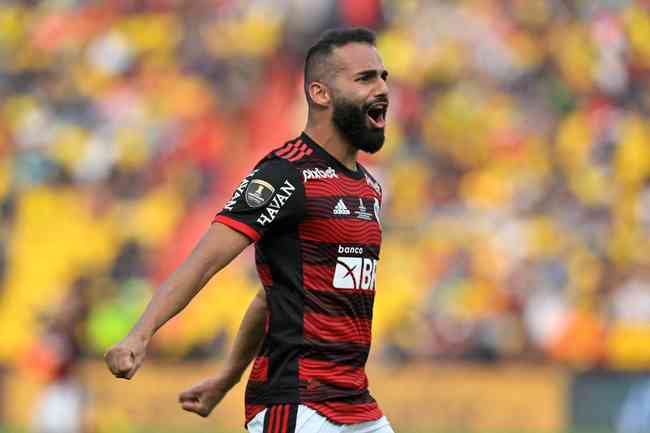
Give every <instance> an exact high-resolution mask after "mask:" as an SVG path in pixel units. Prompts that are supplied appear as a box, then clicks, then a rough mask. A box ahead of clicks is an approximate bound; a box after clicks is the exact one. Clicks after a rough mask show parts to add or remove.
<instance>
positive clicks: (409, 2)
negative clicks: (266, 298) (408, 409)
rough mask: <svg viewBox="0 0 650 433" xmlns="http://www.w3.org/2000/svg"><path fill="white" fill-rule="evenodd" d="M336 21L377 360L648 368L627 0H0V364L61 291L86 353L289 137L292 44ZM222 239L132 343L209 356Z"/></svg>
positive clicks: (645, 76) (639, 93)
mask: <svg viewBox="0 0 650 433" xmlns="http://www.w3.org/2000/svg"><path fill="white" fill-rule="evenodd" d="M342 25H360V26H366V27H369V28H372V29H375V30H377V31H378V35H379V40H378V47H379V50H380V51H381V53H382V55H383V58H384V62H385V64H386V65H387V67H388V69H389V70H390V73H391V75H390V84H391V91H392V95H391V99H392V100H391V108H390V113H389V128H388V131H387V133H388V138H387V143H386V146H385V148H384V150H383V151H382V152H380V153H379V154H377V155H376V156H373V157H370V158H364V160H365V162H366V164H367V165H368V166H369V167H370V169H371V170H372V171H374V172H375V173H377V174H378V177H379V178H380V179H381V180H382V183H383V185H384V189H385V191H386V195H385V200H384V206H383V215H382V219H383V221H382V222H383V227H384V243H383V247H382V260H381V262H380V267H379V282H378V291H379V293H378V297H377V299H378V300H377V305H376V310H375V317H376V319H375V322H376V323H375V328H374V333H375V347H376V351H377V355H378V356H383V357H385V358H388V359H391V360H394V361H396V362H398V361H402V360H408V359H413V358H421V359H432V360H434V359H475V360H484V361H494V360H499V359H511V358H517V359H521V358H525V359H535V360H553V361H556V362H561V363H566V364H569V365H572V366H575V367H579V368H589V367H596V366H610V367H614V368H625V369H628V368H641V367H649V366H650V345H648V344H647V341H648V340H649V339H650V254H649V253H648V248H649V247H650V123H649V120H650V118H649V117H648V116H649V114H650V2H649V1H647V0H637V1H632V0H628V1H626V0H608V1H606V0H600V1H579V0H475V1H471V0H466V1H460V0H459V1H426V0H401V1H398V0H385V1H380V0H338V1H336V0H319V1H308V0H276V1H271V0H266V1H265V0H246V1H228V0H195V1H190V0H106V1H101V2H100V1H94V2H93V1H82V0H47V1H38V0H24V1H16V0H14V1H12V0H9V1H7V0H5V1H3V2H2V3H1V4H0V29H2V30H1V31H0V203H1V206H0V288H1V292H0V322H1V323H2V325H3V331H2V336H3V338H2V344H1V345H0V360H1V361H3V362H6V363H14V362H17V363H27V364H29V363H33V362H35V361H34V359H41V360H43V359H44V360H45V361H43V362H46V360H47V356H46V355H43V356H41V358H39V357H38V356H36V355H35V354H38V353H41V352H42V351H40V352H39V349H38V345H39V343H38V341H39V338H38V336H39V335H43V333H45V330H46V329H47V323H48V317H52V316H55V315H56V314H57V312H56V311H57V308H59V307H57V306H61V305H62V304H63V303H64V301H65V300H66V299H67V300H68V301H70V300H74V301H75V306H76V307H75V308H76V309H75V313H74V314H73V316H74V317H76V318H77V319H78V321H77V322H76V323H77V324H76V325H75V327H76V328H77V329H75V330H74V333H75V335H76V336H77V337H78V338H79V340H80V341H81V342H82V347H83V350H84V351H85V352H86V353H88V354H101V353H103V351H104V350H105V348H106V347H107V346H108V345H109V344H111V343H113V342H115V341H116V340H117V339H118V338H120V337H121V336H122V335H124V333H125V332H126V331H127V330H128V329H129V328H130V326H131V324H132V322H133V321H134V320H135V318H136V317H137V316H138V315H139V313H140V311H141V310H142V308H143V306H144V303H145V302H146V300H147V299H148V296H149V293H150V291H151V290H153V289H154V288H155V286H156V284H158V283H160V282H161V281H162V280H163V279H164V278H165V276H166V275H168V274H169V272H171V271H172V270H173V269H174V268H175V266H176V265H177V264H178V263H179V262H180V261H181V260H182V258H183V257H184V256H185V255H186V254H187V253H188V252H189V251H190V250H191V248H192V246H193V245H194V243H195V242H196V240H197V239H198V238H199V237H200V235H201V234H202V232H203V231H204V230H205V229H206V227H207V226H208V224H209V222H210V220H211V217H212V216H213V214H214V213H215V212H217V211H218V210H219V209H220V208H221V206H222V205H223V204H224V203H225V201H226V200H227V198H228V197H229V196H230V194H231V192H232V190H233V189H234V187H235V186H236V185H237V184H238V183H239V180H240V178H241V177H243V176H244V175H245V174H246V173H247V172H248V170H249V169H250V167H251V166H252V165H253V164H254V163H255V162H256V161H257V158H259V157H260V156H262V155H263V154H265V153H266V152H267V151H268V150H270V149H271V148H273V147H276V146H279V145H281V144H282V143H283V142H284V141H285V140H288V139H289V138H291V137H294V136H296V135H298V133H299V131H300V130H301V128H302V126H303V125H304V121H305V114H306V107H305V103H304V95H303V91H302V60H303V57H304V54H305V51H306V48H307V47H309V46H310V44H311V43H312V42H313V41H314V40H315V38H316V37H317V36H318V35H319V34H320V33H321V32H322V30H324V29H325V28H328V27H332V26H342ZM247 254H248V256H247V257H245V258H244V259H243V260H238V261H237V262H236V263H234V264H233V265H232V266H231V267H230V268H229V269H228V270H226V271H225V272H224V274H223V275H219V276H217V277H216V278H215V279H214V281H213V282H212V283H210V287H209V288H207V289H205V291H204V292H203V293H201V294H200V295H199V299H197V300H196V301H195V302H194V303H193V304H192V305H191V306H190V307H189V311H187V312H186V313H184V314H183V315H182V316H181V317H180V318H178V319H176V320H174V322H173V323H172V324H171V325H169V326H168V328H166V329H165V330H164V331H163V332H162V335H161V336H160V338H157V340H156V342H155V348H154V351H155V352H156V353H159V354H163V355H166V356H173V357H186V356H202V355H210V354H218V353H219V351H220V350H221V348H222V347H223V344H224V342H225V341H228V339H229V337H230V336H232V334H233V332H234V331H235V330H236V329H237V326H238V323H239V320H240V318H241V316H242V314H243V311H244V309H245V307H246V305H247V304H248V302H249V301H250V300H251V299H252V296H253V294H254V293H255V291H256V290H257V285H258V283H257V280H256V278H257V277H256V274H255V271H254V269H253V261H252V258H251V256H250V251H249V252H248V253H247ZM68 307H69V304H68ZM35 342H36V343H35Z"/></svg>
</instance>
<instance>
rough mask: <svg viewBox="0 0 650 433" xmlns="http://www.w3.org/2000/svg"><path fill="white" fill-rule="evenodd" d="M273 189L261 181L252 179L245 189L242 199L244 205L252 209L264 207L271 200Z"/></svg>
mask: <svg viewBox="0 0 650 433" xmlns="http://www.w3.org/2000/svg"><path fill="white" fill-rule="evenodd" d="M274 192H275V188H273V185H271V184H270V183H268V182H267V181H265V180H262V179H253V180H252V181H251V182H250V183H249V184H248V188H246V194H244V198H245V199H246V203H248V205H249V206H250V207H252V208H256V207H261V206H264V205H265V204H266V203H268V201H269V200H271V197H273V193H274Z"/></svg>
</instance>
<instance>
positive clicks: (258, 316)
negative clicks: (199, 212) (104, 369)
mask: <svg viewBox="0 0 650 433" xmlns="http://www.w3.org/2000/svg"><path fill="white" fill-rule="evenodd" d="M387 77H388V73H387V71H386V69H385V68H384V65H383V62H382V60H381V58H380V56H379V54H378V52H377V50H376V48H375V37H374V34H373V33H372V32H370V31H368V30H365V29H347V30H332V31H329V32H326V33H325V34H324V35H323V36H322V37H321V39H320V40H319V41H318V42H317V43H316V44H315V45H314V46H313V47H312V48H311V49H310V50H309V52H308V54H307V58H306V60H305V94H306V97H307V101H308V104H309V115H308V121H307V126H306V128H305V131H304V132H303V133H302V134H301V135H300V137H298V138H296V139H294V140H291V141H289V142H287V143H286V144H285V145H284V146H282V147H280V148H279V149H276V150H275V151H273V152H271V153H270V154H269V155H268V156H267V157H265V158H264V159H263V160H262V161H260V162H259V163H258V164H257V165H256V166H255V168H254V170H253V171H252V172H251V173H250V174H249V175H248V176H247V177H246V178H244V180H243V181H242V182H241V184H240V185H239V187H238V188H237V189H236V191H235V193H234V194H233V197H232V199H231V200H230V201H229V202H228V203H226V205H225V206H224V208H223V210H222V211H221V212H219V213H218V215H217V216H216V217H215V219H214V221H213V224H212V226H211V227H210V229H209V230H208V231H207V233H206V234H205V236H204V237H203V239H202V240H201V241H200V242H199V244H198V245H197V247H196V248H195V250H194V251H193V252H192V254H191V255H190V257H189V258H188V259H186V261H185V262H184V263H183V264H182V265H181V266H180V267H179V269H178V270H177V271H176V272H175V273H174V274H173V275H172V276H171V277H170V278H169V279H168V280H167V281H166V282H165V283H164V284H163V285H162V286H161V287H160V288H159V289H158V290H157V291H156V293H155V294H154V296H153V299H152V300H151V302H150V303H149V306H148V307H147V309H146V311H145V312H144V314H143V316H142V318H141V319H140V321H139V322H138V323H137V324H136V326H135V327H134V329H133V330H132V331H131V333H130V334H129V335H128V336H127V337H126V338H125V339H124V340H123V341H122V342H120V343H119V344H118V345H117V346H115V347H114V348H112V349H111V350H109V351H108V352H107V354H106V361H107V363H108V366H109V368H110V369H111V371H112V372H113V373H114V374H115V375H116V376H117V377H124V378H127V379H129V378H131V377H132V376H133V374H135V371H136V370H137V369H138V368H139V366H140V364H141V363H142V360H143V358H144V355H145V349H146V346H147V343H148V341H149V339H150V338H151V336H152V335H153V334H154V332H155V331H156V330H157V329H158V328H159V327H160V326H162V324H164V323H165V322H166V321H167V320H169V319H170V318H171V317H173V316H174V315H175V314H176V313H178V312H179V311H180V310H181V309H183V308H184V306H185V305H187V303H188V302H189V301H190V299H191V298H192V297H193V296H194V295H195V294H196V293H197V292H198V291H199V290H200V289H201V288H202V287H203V285H204V284H205V283H206V282H207V281H208V280H209V279H210V278H211V277H212V276H213V275H214V274H215V273H216V272H218V271H219V270H220V269H221V268H223V267H224V266H226V265H227V264H228V263H229V262H230V261H231V260H232V259H233V258H234V257H235V256H237V255H238V254H239V253H240V252H241V251H242V250H243V249H244V248H245V247H246V246H247V245H249V244H250V243H251V242H256V245H255V253H256V254H255V260H256V265H257V270H258V273H259V276H260V280H261V281H262V284H263V286H264V292H260V293H259V294H258V296H257V297H256V298H255V299H254V300H253V303H252V304H251V306H250V307H249V309H248V311H247V312H246V315H245V316H244V319H243V322H242V326H241V329H240V332H239V334H238V336H237V338H236V339H235V343H234V348H233V350H232V352H231V353H230V354H229V356H228V357H227V360H226V363H225V368H224V370H223V371H222V372H221V373H220V375H219V376H218V377H216V378H212V379H209V380H206V381H205V382H203V383H201V384H198V385H196V386H195V387H193V388H191V389H190V390H188V391H186V392H184V393H182V394H181V396H180V402H181V404H182V407H183V409H185V410H188V411H192V412H196V413H198V414H200V415H202V416H207V415H208V414H209V413H210V411H211V410H212V409H213V408H214V407H215V405H216V404H218V402H219V401H220V400H221V398H223V396H224V395H225V393H226V392H227V391H228V390H229V389H230V388H231V387H232V386H233V385H234V383H236V382H237V381H238V380H239V379H240V377H241V374H242V372H243V371H244V370H245V368H246V367H247V365H248V364H249V362H250V361H251V360H252V358H253V357H254V356H255V355H257V358H256V359H255V363H254V365H253V369H252V372H251V376H250V379H249V382H248V386H247V390H246V427H247V429H248V430H249V432H251V433H258V432H260V433H261V432H265V433H266V432H270V433H293V432H300V433H312V432H324V431H327V432H330V431H331V432H348V431H355V432H371V431H372V432H376V433H392V429H391V427H390V425H389V423H388V421H387V420H386V418H385V417H384V416H383V414H382V412H381V410H380V409H379V407H378V406H377V403H376V402H375V400H374V399H373V398H372V397H371V396H370V394H369V393H368V381H367V378H366V375H365V372H364V365H365V363H366V359H367V357H368V353H369V350H370V335H371V332H370V331H371V320H372V306H373V302H374V293H375V276H376V266H377V261H378V259H379V248H380V243H381V224H380V220H379V212H380V207H381V194H382V193H381V188H380V186H379V184H378V183H377V182H376V181H375V179H374V178H373V177H372V176H371V175H370V174H369V173H368V172H367V171H366V170H365V169H364V168H363V167H362V166H361V165H360V164H358V163H357V153H358V151H359V150H363V151H366V152H369V153H374V152H376V151H378V150H379V149H380V148H381V147H382V145H383V142H384V127H385V123H386V111H387V108H388V87H387V83H386V81H387Z"/></svg>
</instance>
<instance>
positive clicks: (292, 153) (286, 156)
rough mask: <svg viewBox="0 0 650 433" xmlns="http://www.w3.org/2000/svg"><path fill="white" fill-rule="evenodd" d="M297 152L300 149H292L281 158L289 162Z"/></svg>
mask: <svg viewBox="0 0 650 433" xmlns="http://www.w3.org/2000/svg"><path fill="white" fill-rule="evenodd" d="M298 152H300V149H299V148H297V147H296V148H294V149H293V150H292V151H291V152H289V153H286V154H284V155H282V158H284V159H288V160H289V161H291V159H292V158H293V157H294V156H296V155H297V154H298Z"/></svg>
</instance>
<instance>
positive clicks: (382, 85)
mask: <svg viewBox="0 0 650 433" xmlns="http://www.w3.org/2000/svg"><path fill="white" fill-rule="evenodd" d="M389 93H390V90H389V89H388V83H387V82H386V80H384V79H383V78H380V79H379V80H377V86H375V91H374V95H373V96H374V97H375V98H376V97H378V96H385V97H387V98H388V94H389Z"/></svg>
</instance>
